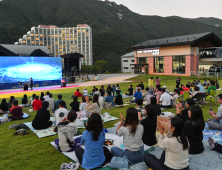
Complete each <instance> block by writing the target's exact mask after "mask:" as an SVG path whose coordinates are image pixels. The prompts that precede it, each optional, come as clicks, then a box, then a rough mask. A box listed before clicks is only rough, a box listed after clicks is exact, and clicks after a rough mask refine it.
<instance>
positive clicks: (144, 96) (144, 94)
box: [142, 87, 149, 101]
mask: <svg viewBox="0 0 222 170" xmlns="http://www.w3.org/2000/svg"><path fill="white" fill-rule="evenodd" d="M145 90H146V91H145V93H143V94H142V96H143V99H144V101H146V96H147V95H148V94H149V88H148V87H146V88H145Z"/></svg>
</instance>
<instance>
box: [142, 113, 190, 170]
mask: <svg viewBox="0 0 222 170" xmlns="http://www.w3.org/2000/svg"><path fill="white" fill-rule="evenodd" d="M157 127H158V129H159V131H160V135H158V146H159V147H160V148H161V149H164V151H163V153H162V155H161V157H160V159H158V158H156V156H154V155H152V154H145V155H144V157H143V159H144V162H145V164H146V165H147V166H148V167H149V168H152V169H153V170H159V169H165V170H176V169H180V170H189V158H188V155H189V154H188V149H189V143H188V140H187V138H186V136H185V134H184V133H183V129H184V122H183V120H182V119H181V118H179V117H174V118H172V119H171V121H170V122H169V125H168V127H169V130H168V131H169V132H170V133H171V134H172V137H168V138H165V139H164V135H163V132H164V127H163V125H162V124H161V122H157Z"/></svg>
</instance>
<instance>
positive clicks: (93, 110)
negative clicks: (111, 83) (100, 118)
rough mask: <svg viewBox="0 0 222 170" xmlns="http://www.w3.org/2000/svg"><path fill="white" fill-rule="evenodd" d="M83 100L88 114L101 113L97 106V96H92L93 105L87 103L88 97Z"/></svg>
mask: <svg viewBox="0 0 222 170" xmlns="http://www.w3.org/2000/svg"><path fill="white" fill-rule="evenodd" d="M85 100H86V106H85V108H86V110H87V111H89V112H90V113H99V114H100V113H101V110H100V105H99V95H97V94H94V96H93V103H90V102H89V98H88V96H85Z"/></svg>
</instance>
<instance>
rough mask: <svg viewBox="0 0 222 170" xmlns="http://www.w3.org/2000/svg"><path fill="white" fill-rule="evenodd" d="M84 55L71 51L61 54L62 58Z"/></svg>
mask: <svg viewBox="0 0 222 170" xmlns="http://www.w3.org/2000/svg"><path fill="white" fill-rule="evenodd" d="M82 57H84V55H82V54H79V53H69V54H65V55H62V56H61V58H82Z"/></svg>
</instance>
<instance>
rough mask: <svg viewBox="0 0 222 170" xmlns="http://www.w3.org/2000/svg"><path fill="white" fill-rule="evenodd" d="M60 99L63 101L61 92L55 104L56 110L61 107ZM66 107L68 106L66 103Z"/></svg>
mask: <svg viewBox="0 0 222 170" xmlns="http://www.w3.org/2000/svg"><path fill="white" fill-rule="evenodd" d="M60 101H62V95H61V94H59V95H58V100H57V101H56V102H55V105H54V110H55V111H56V110H57V109H58V108H59V102H60ZM65 108H67V107H66V104H65Z"/></svg>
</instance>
